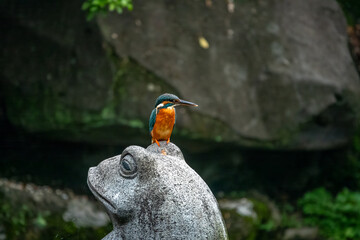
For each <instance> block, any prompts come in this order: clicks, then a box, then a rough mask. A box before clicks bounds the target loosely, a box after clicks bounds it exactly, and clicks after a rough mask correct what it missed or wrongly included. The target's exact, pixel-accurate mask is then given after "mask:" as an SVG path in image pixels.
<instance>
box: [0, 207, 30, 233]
mask: <svg viewBox="0 0 360 240" xmlns="http://www.w3.org/2000/svg"><path fill="white" fill-rule="evenodd" d="M31 217H33V214H32V213H31V211H30V210H29V208H28V207H27V206H25V205H22V206H18V207H16V208H15V207H14V206H13V205H12V204H10V203H8V202H0V223H1V224H2V226H3V227H4V228H5V234H6V236H7V239H17V237H19V236H21V235H23V234H24V233H25V232H26V228H27V225H28V220H29V219H30V218H31Z"/></svg>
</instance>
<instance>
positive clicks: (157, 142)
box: [155, 139, 160, 147]
mask: <svg viewBox="0 0 360 240" xmlns="http://www.w3.org/2000/svg"><path fill="white" fill-rule="evenodd" d="M155 142H156V144H157V145H158V146H159V147H160V143H159V141H158V140H156V139H155Z"/></svg>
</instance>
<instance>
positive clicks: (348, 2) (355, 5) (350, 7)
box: [337, 0, 360, 25]
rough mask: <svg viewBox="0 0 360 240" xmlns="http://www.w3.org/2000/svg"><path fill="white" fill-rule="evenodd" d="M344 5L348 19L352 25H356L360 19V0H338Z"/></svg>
mask: <svg viewBox="0 0 360 240" xmlns="http://www.w3.org/2000/svg"><path fill="white" fill-rule="evenodd" d="M337 1H338V3H339V4H340V6H341V7H342V9H343V11H344V13H345V16H346V19H347V21H348V23H349V24H350V25H355V24H356V21H357V20H359V19H360V1H359V0H337Z"/></svg>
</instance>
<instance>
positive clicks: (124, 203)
mask: <svg viewBox="0 0 360 240" xmlns="http://www.w3.org/2000/svg"><path fill="white" fill-rule="evenodd" d="M164 151H165V152H166V155H164V154H162V153H164ZM88 185H89V188H90V190H91V191H92V193H93V194H94V195H95V197H96V198H97V199H98V200H99V201H100V202H101V203H102V204H103V205H104V206H105V208H106V209H107V212H108V214H109V216H110V218H111V221H112V223H113V228H114V229H113V231H112V232H111V233H109V234H108V235H107V236H106V237H105V238H104V239H106V240H115V239H116V240H120V239H214V240H215V239H216V240H219V239H227V234H226V230H225V227H224V222H223V218H222V216H221V213H220V211H219V208H218V204H217V201H216V199H215V197H214V196H213V194H212V192H211V191H210V189H209V187H208V186H207V185H206V183H205V182H204V181H203V180H202V179H201V177H200V176H199V175H198V174H197V173H196V172H195V171H194V170H193V169H191V168H190V167H189V166H188V165H187V164H186V162H185V160H184V157H183V154H182V153H181V151H180V149H179V148H178V147H177V146H176V145H174V144H172V143H169V144H167V145H166V144H165V142H161V148H159V147H158V146H157V145H156V144H155V143H154V144H152V145H150V146H149V147H148V148H147V149H144V148H142V147H138V146H130V147H127V148H126V149H125V150H124V151H123V153H122V154H121V155H119V156H115V157H112V158H109V159H106V160H104V161H102V162H101V163H100V164H99V165H98V166H97V167H92V168H90V169H89V173H88Z"/></svg>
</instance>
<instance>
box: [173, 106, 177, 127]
mask: <svg viewBox="0 0 360 240" xmlns="http://www.w3.org/2000/svg"><path fill="white" fill-rule="evenodd" d="M174 111H175V122H174V125H175V124H176V119H177V116H176V109H175V108H174Z"/></svg>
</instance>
